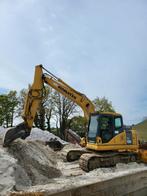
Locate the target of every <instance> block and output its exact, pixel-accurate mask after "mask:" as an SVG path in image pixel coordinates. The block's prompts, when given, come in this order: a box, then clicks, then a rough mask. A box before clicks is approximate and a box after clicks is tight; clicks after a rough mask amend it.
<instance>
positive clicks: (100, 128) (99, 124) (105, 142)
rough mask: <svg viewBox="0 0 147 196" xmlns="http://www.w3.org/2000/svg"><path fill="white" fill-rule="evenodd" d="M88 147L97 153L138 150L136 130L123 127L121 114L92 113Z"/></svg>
mask: <svg viewBox="0 0 147 196" xmlns="http://www.w3.org/2000/svg"><path fill="white" fill-rule="evenodd" d="M86 147H87V148H88V149H91V150H96V151H118V150H125V151H127V150H137V148H138V139H137V134H136V131H135V130H131V129H128V128H127V127H125V126H124V125H123V118H122V116H121V114H118V113H113V112H102V113H92V114H91V115H90V119H89V125H88V132H87V144H86Z"/></svg>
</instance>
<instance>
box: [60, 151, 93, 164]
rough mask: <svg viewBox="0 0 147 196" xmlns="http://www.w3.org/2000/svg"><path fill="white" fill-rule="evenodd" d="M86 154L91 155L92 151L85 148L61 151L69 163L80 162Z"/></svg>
mask: <svg viewBox="0 0 147 196" xmlns="http://www.w3.org/2000/svg"><path fill="white" fill-rule="evenodd" d="M84 153H90V151H88V150H86V149H85V148H68V149H66V148H63V149H62V151H61V156H62V158H63V159H64V160H66V161H68V162H72V161H76V160H79V159H80V157H81V155H82V154H84Z"/></svg>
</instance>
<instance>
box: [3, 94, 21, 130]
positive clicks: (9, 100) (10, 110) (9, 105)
mask: <svg viewBox="0 0 147 196" xmlns="http://www.w3.org/2000/svg"><path fill="white" fill-rule="evenodd" d="M17 105H18V99H17V92H16V91H10V92H9V93H8V94H3V95H0V125H4V126H6V127H10V126H11V127H12V126H13V120H14V117H15V112H16V108H17Z"/></svg>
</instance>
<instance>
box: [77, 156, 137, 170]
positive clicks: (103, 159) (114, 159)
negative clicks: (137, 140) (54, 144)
mask: <svg viewBox="0 0 147 196" xmlns="http://www.w3.org/2000/svg"><path fill="white" fill-rule="evenodd" d="M135 161H136V162H138V156H137V154H136V153H132V152H122V153H118V152H111V153H102V154H100V153H99V154H97V153H95V154H94V153H91V154H90V153H85V154H83V155H81V157H80V160H79V165H80V168H81V169H83V170H84V171H86V172H89V171H91V170H94V169H96V168H100V167H113V166H116V164H117V163H129V162H135Z"/></svg>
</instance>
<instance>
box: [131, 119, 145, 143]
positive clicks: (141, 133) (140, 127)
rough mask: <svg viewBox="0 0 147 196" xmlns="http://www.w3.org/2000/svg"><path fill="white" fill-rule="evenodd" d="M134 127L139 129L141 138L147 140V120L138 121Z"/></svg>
mask: <svg viewBox="0 0 147 196" xmlns="http://www.w3.org/2000/svg"><path fill="white" fill-rule="evenodd" d="M133 128H134V129H136V130H137V132H138V135H139V139H140V140H145V141H147V120H144V121H142V122H141V123H138V124H137V125H135V126H134V127H133Z"/></svg>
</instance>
